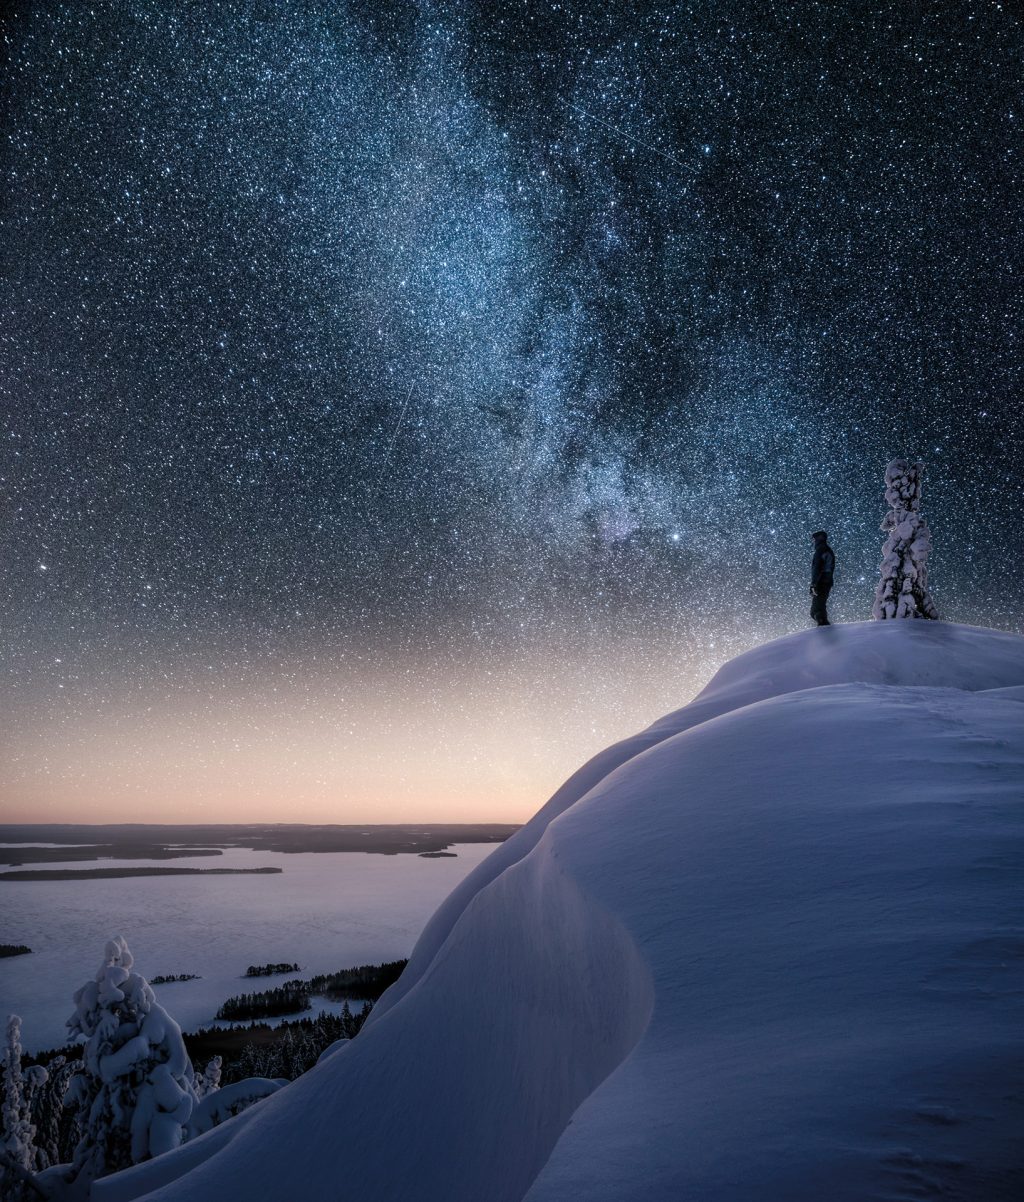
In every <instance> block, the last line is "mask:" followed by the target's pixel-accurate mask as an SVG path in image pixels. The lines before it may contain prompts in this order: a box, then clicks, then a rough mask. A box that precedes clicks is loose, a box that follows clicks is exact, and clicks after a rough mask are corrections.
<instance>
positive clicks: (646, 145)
mask: <svg viewBox="0 0 1024 1202" xmlns="http://www.w3.org/2000/svg"><path fill="white" fill-rule="evenodd" d="M562 103H563V104H564V105H565V107H566V108H570V109H573V110H574V111H575V112H577V113H582V114H583V116H584V117H588V118H589V119H590V120H591V121H596V122H597V123H598V125H603V126H604V127H605V129H610V130H611V131H612V133H613V134H618V135H619V137H620V138H624V139H625V140H626V141H627V142H630V143H635V144H636V145H637V146H643V147H644V149H645V150H649V151H651V153H652V154H658V155H661V157H662V158H663V159H668V161H669V162H670V163H675V165H676V166H677V167H682V169H683V170H684V171H687V170H689V168H688V167H687V166H686V164H685V163H684V162H683V161H682V160H681V159H677V158H676V156H675V155H674V154H669V152H668V151H667V150H660V149H659V148H658V147H657V146H653V145H652V144H651V143H650V142H645V141H644V140H643V139H642V138H637V137H635V136H634V135H633V134H630V133H627V132H626V131H625V130H624V129H619V127H618V126H617V125H612V123H611V122H610V121H605V120H603V118H601V117H598V116H595V114H594V113H588V112H587V110H586V109H581V108H580V107H579V105H577V104H570V103H569V101H568V100H563V101H562Z"/></svg>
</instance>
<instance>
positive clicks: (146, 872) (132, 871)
mask: <svg viewBox="0 0 1024 1202" xmlns="http://www.w3.org/2000/svg"><path fill="white" fill-rule="evenodd" d="M283 871H284V869H283V868H37V869H25V870H24V871H18V872H0V881H98V880H110V879H111V878H112V877H122V876H242V875H250V876H251V875H253V874H257V875H260V874H262V875H266V874H267V873H270V872H283Z"/></svg>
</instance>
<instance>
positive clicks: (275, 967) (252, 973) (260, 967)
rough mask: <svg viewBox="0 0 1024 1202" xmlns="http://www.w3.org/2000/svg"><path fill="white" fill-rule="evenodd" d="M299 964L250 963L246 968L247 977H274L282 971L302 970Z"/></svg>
mask: <svg viewBox="0 0 1024 1202" xmlns="http://www.w3.org/2000/svg"><path fill="white" fill-rule="evenodd" d="M301 971H302V969H301V968H299V966H298V965H297V964H250V965H249V967H248V968H247V969H246V970H245V975H246V976H247V977H273V976H276V975H277V974H278V973H282V972H301Z"/></svg>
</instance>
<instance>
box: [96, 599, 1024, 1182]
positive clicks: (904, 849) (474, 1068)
mask: <svg viewBox="0 0 1024 1202" xmlns="http://www.w3.org/2000/svg"><path fill="white" fill-rule="evenodd" d="M1022 703H1024V639H1022V638H1019V637H1017V636H1014V635H1008V634H1000V633H996V632H993V631H988V630H979V629H973V628H968V627H962V626H955V625H951V624H946V623H936V622H914V621H902V622H901V621H894V622H878V623H864V624H860V625H854V626H846V627H823V628H821V629H815V630H810V631H807V632H804V633H801V634H797V635H793V636H790V637H788V638H784V639H780V640H778V641H776V642H774V643H771V644H769V645H767V646H764V647H761V648H758V649H757V650H755V651H752V652H750V653H748V654H747V655H744V656H741V657H739V658H738V659H736V660H734V661H732V662H731V663H730V664H728V665H726V666H725V667H724V668H723V669H722V670H721V671H720V672H719V673H718V675H717V676H716V677H715V678H714V680H713V681H712V682H711V684H710V685H709V686H708V688H707V689H705V690H704V692H703V693H702V694H701V695H700V696H699V697H698V698H697V699H696V700H695V701H693V702H692V703H691V704H690V705H688V706H686V707H684V708H683V709H681V710H679V711H677V712H676V713H673V714H670V715H668V716H667V717H666V718H663V719H662V720H661V721H659V722H657V723H655V725H654V726H652V727H651V728H650V729H648V730H647V731H644V732H643V733H642V734H639V735H637V736H636V737H634V738H632V739H627V740H625V741H624V742H622V743H619V744H617V745H616V746H614V747H612V748H609V749H608V750H607V751H605V752H603V753H601V754H600V755H598V756H597V757H595V759H593V760H592V761H591V762H590V763H589V764H587V765H586V766H585V767H583V768H582V769H581V770H580V771H579V772H578V773H576V775H575V776H573V777H572V778H571V779H570V780H569V781H568V782H566V784H565V785H564V786H563V787H562V788H561V789H560V790H559V791H558V793H556V794H555V796H554V797H553V798H552V799H551V801H550V802H548V804H547V805H546V806H545V807H544V808H543V809H542V810H541V811H540V812H539V813H538V814H537V815H536V817H535V818H534V819H533V820H532V821H531V822H530V823H529V824H528V825H527V826H526V827H524V828H523V829H522V830H521V831H520V832H518V833H517V834H516V835H515V836H514V837H513V838H512V839H510V840H509V841H508V842H507V843H505V844H504V845H502V846H501V847H500V848H498V849H497V850H496V851H495V852H494V853H493V855H491V856H490V857H489V858H488V859H487V860H486V861H485V862H484V863H483V864H481V865H480V867H479V868H478V869H477V871H476V872H475V873H473V874H472V875H471V876H470V877H468V878H466V880H465V881H464V882H463V883H462V885H460V886H459V888H457V889H456V890H455V891H454V892H453V893H452V895H451V896H450V897H449V898H448V900H447V901H446V902H445V903H444V904H443V905H442V906H441V907H440V909H439V910H438V912H437V913H436V914H435V916H434V918H433V919H432V920H431V922H430V923H429V924H428V926H427V928H426V929H425V931H424V933H423V935H422V937H421V939H420V941H419V944H418V945H417V948H416V951H415V953H414V955H413V957H412V960H411V961H410V964H409V967H408V968H407V970H406V972H405V973H404V974H403V977H402V979H401V980H400V981H399V982H398V984H397V985H396V986H394V987H393V988H392V989H391V990H390V991H389V992H388V994H387V995H385V998H384V999H382V1002H381V1004H380V1005H379V1006H378V1007H377V1009H376V1010H375V1012H374V1015H373V1017H372V1018H371V1020H370V1021H369V1022H368V1023H367V1025H366V1027H365V1028H364V1030H363V1032H362V1033H361V1034H360V1036H359V1038H358V1039H356V1040H354V1041H353V1042H352V1043H351V1044H350V1045H348V1046H347V1047H345V1048H343V1049H341V1050H339V1051H338V1052H336V1053H335V1054H333V1055H331V1056H329V1057H327V1058H326V1059H325V1060H324V1061H323V1062H322V1063H321V1064H319V1065H318V1066H317V1067H316V1068H315V1069H313V1070H312V1071H311V1072H310V1073H308V1074H306V1075H305V1076H304V1077H302V1078H301V1079H300V1080H299V1081H297V1082H295V1083H294V1084H293V1085H290V1086H288V1087H287V1088H286V1089H283V1090H281V1091H280V1092H279V1093H277V1094H275V1095H274V1096H273V1097H271V1098H269V1099H267V1100H266V1101H264V1102H261V1103H260V1104H259V1105H258V1106H256V1107H255V1108H253V1109H252V1110H250V1111H247V1112H246V1113H245V1114H243V1115H242V1116H240V1118H239V1119H234V1120H231V1121H230V1122H228V1123H227V1124H225V1125H224V1126H222V1127H218V1128H216V1129H215V1130H213V1131H211V1132H210V1133H209V1134H208V1135H206V1136H203V1137H201V1138H200V1139H198V1140H195V1141H193V1142H191V1143H189V1144H187V1145H185V1146H184V1147H183V1148H182V1149H181V1150H180V1151H178V1152H174V1153H170V1154H169V1155H167V1156H163V1157H160V1158H159V1159H157V1160H155V1161H152V1162H150V1163H147V1164H144V1165H140V1166H137V1167H136V1168H134V1169H131V1170H129V1171H127V1172H125V1173H122V1174H119V1175H118V1176H116V1177H113V1178H108V1179H106V1180H104V1181H101V1182H99V1183H97V1185H96V1186H95V1187H94V1192H93V1196H94V1197H95V1198H96V1199H98V1202H120V1200H127V1199H132V1198H138V1197H146V1198H148V1199H152V1200H153V1202H156V1200H158V1199H159V1200H161V1202H163V1200H165V1199H166V1200H170V1199H176V1200H182V1202H184V1200H185V1199H187V1200H188V1202H215V1200H216V1202H221V1200H223V1199H244V1200H245V1202H255V1200H258V1199H267V1200H268V1202H269V1200H271V1199H273V1200H276V1202H286V1200H288V1199H291V1198H295V1197H302V1198H304V1199H307V1200H309V1202H318V1200H321V1199H323V1200H327V1199H331V1200H334V1199H342V1198H346V1197H368V1198H374V1199H379V1200H380V1202H400V1200H407V1199H408V1200H412V1199H416V1200H419V1202H441V1200H442V1199H443V1200H444V1202H512V1200H518V1199H523V1198H525V1199H528V1202H568V1200H570V1199H576V1198H586V1199H588V1200H589V1202H599V1200H607V1202H612V1200H615V1202H623V1200H628V1199H638V1200H639V1199H644V1200H645V1202H650V1200H651V1199H664V1200H665V1202H668V1200H670V1199H671V1200H672V1202H677V1200H678V1199H680V1198H699V1199H701V1200H702V1202H717V1200H721V1202H726V1200H728V1202H738V1200H741V1199H758V1200H759V1202H760V1200H761V1199H764V1198H769V1199H772V1200H773V1202H789V1200H794V1202H802V1200H806V1202H812V1200H813V1202H821V1200H822V1199H825V1198H828V1199H831V1200H844V1199H849V1200H850V1202H853V1200H856V1202H863V1200H864V1199H872V1198H878V1199H882V1198H885V1199H897V1198H909V1197H915V1198H920V1197H956V1198H958V1199H978V1200H979V1202H980V1200H981V1199H984V1200H985V1202H993V1200H995V1199H1002V1198H1007V1199H1009V1198H1011V1197H1012V1198H1018V1197H1019V1196H1020V1190H1021V1182H1022V1172H1024V1166H1022V1157H1021V1153H1020V1150H1019V1133H1020V1131H1021V1130H1022V1129H1024V1090H1022V1088H1021V1084H1020V1082H1021V1070H1022V1068H1024V1055H1022V1053H1024V1023H1022V1019H1024V928H1022V922H1021V905H1020V898H1021V888H1022V885H1024V704H1022Z"/></svg>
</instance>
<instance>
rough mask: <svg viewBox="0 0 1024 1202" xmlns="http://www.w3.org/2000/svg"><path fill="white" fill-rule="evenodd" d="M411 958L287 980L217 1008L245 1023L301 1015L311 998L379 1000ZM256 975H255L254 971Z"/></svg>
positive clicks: (219, 1013)
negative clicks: (306, 978)
mask: <svg viewBox="0 0 1024 1202" xmlns="http://www.w3.org/2000/svg"><path fill="white" fill-rule="evenodd" d="M406 964H408V960H391V961H389V962H388V963H387V964H360V965H358V966H357V967H355V968H343V969H341V970H340V971H339V972H331V973H322V974H320V975H319V976H315V977H310V979H309V980H308V981H285V982H284V984H283V985H278V986H277V988H276V989H265V990H262V991H261V992H259V993H241V994H239V995H238V996H237V997H231V998H228V1000H227V1001H226V1002H225V1003H224V1005H223V1006H221V1008H220V1009H219V1010H218V1011H217V1018H219V1019H222V1020H224V1021H226V1022H245V1021H246V1020H247V1019H258V1018H276V1017H277V1016H278V1015H281V1014H299V1013H300V1012H301V1011H303V1010H308V1009H309V1007H310V998H311V997H312V996H313V995H314V994H315V995H316V996H317V997H327V998H331V999H333V1000H335V1001H337V1000H340V999H342V998H353V999H359V1000H360V1001H372V1002H375V1001H376V1000H377V999H378V998H379V997H380V995H381V994H382V993H383V992H384V990H385V989H387V988H388V987H389V986H391V985H393V984H394V983H395V981H397V980H398V978H399V977H400V976H401V975H402V969H403V968H405V966H406ZM249 975H251V974H250V973H246V976H249ZM252 975H255V974H252Z"/></svg>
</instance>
